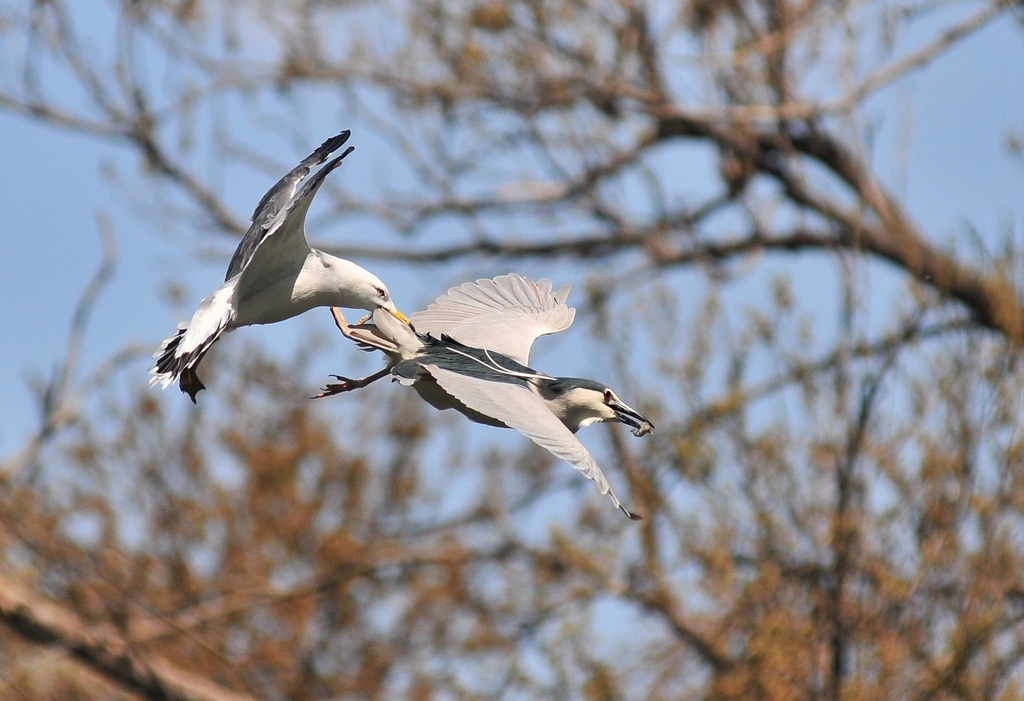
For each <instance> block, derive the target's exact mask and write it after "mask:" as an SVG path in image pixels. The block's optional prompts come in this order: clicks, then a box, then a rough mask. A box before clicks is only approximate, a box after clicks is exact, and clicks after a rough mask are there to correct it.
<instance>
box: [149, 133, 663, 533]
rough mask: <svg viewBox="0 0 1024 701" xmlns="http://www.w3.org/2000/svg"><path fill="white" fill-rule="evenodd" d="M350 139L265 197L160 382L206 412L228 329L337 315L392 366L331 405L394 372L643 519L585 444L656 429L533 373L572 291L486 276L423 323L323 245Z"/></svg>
mask: <svg viewBox="0 0 1024 701" xmlns="http://www.w3.org/2000/svg"><path fill="white" fill-rule="evenodd" d="M349 136H350V132H349V131H343V132H342V133H340V134H338V135H337V136H334V137H332V138H330V139H327V140H326V141H325V142H324V143H323V144H321V145H320V147H319V148H317V149H316V150H315V151H313V153H311V154H310V155H309V156H307V157H306V158H305V159H303V160H302V161H301V162H300V163H299V164H298V165H297V166H296V167H295V168H293V169H292V170H291V171H290V172H289V173H288V174H287V175H285V176H284V177H283V178H281V180H279V181H278V182H277V183H276V184H275V185H274V186H273V187H272V188H270V190H269V191H268V192H267V193H266V194H265V195H264V196H263V198H262V199H261V200H260V202H259V204H257V205H256V209H255V211H254V212H253V215H252V224H251V225H250V227H249V230H248V231H247V232H246V234H245V236H244V237H243V238H242V240H241V242H240V243H239V244H238V248H237V249H236V250H235V253H234V255H233V256H232V257H231V262H230V264H229V265H228V270H227V275H226V276H225V280H224V284H222V285H221V286H220V287H218V288H217V289H216V290H214V291H213V293H212V294H210V295H209V296H208V297H207V298H206V299H204V300H203V301H202V302H201V303H200V304H199V307H198V309H196V311H195V313H194V314H193V315H192V318H191V320H190V321H188V322H184V323H181V324H179V325H178V328H177V330H176V331H175V332H174V334H172V335H171V336H169V337H168V338H167V339H166V340H164V342H163V343H162V344H161V345H160V348H159V349H158V350H157V352H156V353H155V354H154V356H153V357H154V358H155V359H156V364H155V365H154V366H153V367H152V368H151V369H150V373H151V375H152V377H151V378H150V385H156V384H159V385H160V386H161V387H162V388H165V389H166V388H167V387H168V386H170V384H171V383H173V382H174V381H175V380H177V381H178V386H179V388H180V389H181V391H182V392H185V393H187V394H188V395H189V397H190V398H191V399H192V401H193V402H195V401H196V395H197V394H198V392H199V391H200V390H202V389H205V386H204V385H203V383H202V381H201V380H200V379H199V376H198V375H197V373H196V368H197V366H198V365H199V363H200V361H201V360H202V359H203V356H204V355H205V354H206V353H207V351H209V349H210V347H211V346H212V345H213V344H214V343H215V342H216V341H217V340H218V339H219V338H220V337H221V336H222V335H223V334H224V333H226V332H228V331H231V330H233V329H236V328H238V327H240V326H249V325H252V324H272V323H275V322H278V321H283V320H284V319H289V318H291V317H293V316H298V315H299V314H302V313H303V312H306V311H309V310H310V309H313V308H315V307H331V308H332V311H333V313H334V317H335V321H336V323H337V325H338V328H339V329H340V330H341V332H342V333H343V334H344V335H345V336H346V337H347V338H349V339H351V340H352V341H354V342H355V343H357V344H358V345H359V346H360V347H361V348H363V349H364V350H379V351H381V352H383V353H384V355H385V356H386V357H387V360H388V362H387V365H386V366H385V368H384V369H382V370H381V371H379V372H377V373H374V374H373V375H370V376H368V377H365V378H360V379H355V380H353V379H349V378H345V377H339V376H335V377H336V378H337V379H338V380H339V382H337V383H331V384H328V385H327V386H326V387H325V388H324V390H323V391H322V392H321V393H320V394H318V395H317V397H324V396H329V395H332V394H339V393H342V392H348V391H352V390H355V389H358V388H360V387H364V386H366V385H367V384H369V383H371V382H373V381H375V380H377V379H380V378H381V377H384V376H386V375H390V376H391V378H392V380H393V381H396V382H398V383H399V384H402V385H406V386H411V387H412V388H413V389H414V390H415V391H416V392H417V394H419V396H420V397H421V398H422V399H423V400H424V401H426V402H427V403H429V404H430V405H431V406H433V407H435V408H437V409H442V410H443V409H455V410H456V411H458V412H460V413H462V414H463V415H464V416H466V417H467V418H468V419H470V420H471V421H474V422H476V423H481V424H486V425H489V426H498V427H507V428H514V429H516V430H517V431H519V432H520V433H522V434H523V435H525V436H526V437H527V438H529V439H530V440H532V441H533V442H534V443H536V444H537V445H539V446H541V447H542V448H545V449H547V450H549V451H550V452H551V453H552V454H554V455H555V456H557V457H559V458H561V459H563V460H565V461H566V462H568V463H569V464H571V465H572V466H573V467H575V468H576V469H577V470H579V471H580V472H582V473H583V474H584V475H585V476H586V477H587V478H589V479H591V480H593V481H594V482H595V483H596V484H597V487H598V490H599V491H600V493H601V494H606V495H608V496H609V497H610V498H611V500H612V502H613V503H614V504H615V506H616V508H618V509H619V510H621V511H622V512H623V513H624V514H626V516H628V517H629V518H630V519H633V520H637V519H639V518H640V517H639V516H637V515H636V514H634V513H633V512H631V511H629V510H628V509H626V508H625V507H624V506H623V505H622V503H621V502H620V501H619V499H618V497H617V496H616V495H615V492H614V491H613V490H612V488H611V485H610V484H609V483H608V480H607V479H606V478H605V476H604V473H603V472H602V471H601V468H600V467H599V466H598V464H597V461H596V460H594V458H593V456H592V455H591V454H590V452H589V451H588V450H587V449H586V448H585V447H584V446H583V444H582V443H580V441H579V440H578V439H577V438H576V437H575V435H574V434H575V433H576V432H577V431H578V430H579V429H580V428H582V427H583V426H588V425H590V424H592V423H596V422H609V421H611V422H619V423H624V424H626V425H627V426H630V427H632V429H633V433H634V435H636V436H643V435H644V434H646V433H650V431H651V430H652V429H653V428H654V427H653V425H652V424H651V423H650V421H648V420H647V419H645V418H644V417H643V416H642V415H641V414H640V413H639V412H637V411H636V410H635V409H633V408H631V407H630V406H628V405H627V404H625V403H624V402H622V401H621V400H620V399H619V398H618V396H617V395H616V394H615V392H613V391H612V390H611V389H610V388H608V387H607V386H605V385H603V384H601V383H599V382H595V381H593V380H586V379H582V378H573V377H551V376H549V375H546V374H544V373H541V372H538V371H536V370H533V369H532V368H530V367H529V356H530V349H531V348H532V346H533V342H534V341H535V340H536V339H537V338H539V337H540V336H543V335H547V334H552V333H558V332H560V331H564V330H565V329H567V328H569V326H570V325H571V324H572V322H573V319H574V317H575V313H576V310H575V309H573V308H570V307H568V306H566V304H565V300H566V299H567V297H568V294H569V286H568V285H565V286H564V287H562V288H561V289H559V290H557V291H553V289H552V285H551V282H550V281H548V280H540V281H537V282H534V281H533V280H530V279H528V278H525V277H522V276H519V275H516V274H514V273H513V274H508V275H501V276H498V277H495V278H493V279H483V280H477V281H476V282H468V283H465V284H463V285H460V286H458V287H453V288H451V289H450V290H448V292H447V294H445V295H443V296H441V297H438V298H437V299H436V300H435V301H434V302H433V303H431V304H430V305H429V306H428V307H427V308H426V309H425V310H423V311H421V312H417V313H415V314H413V315H412V318H411V319H410V318H407V317H406V316H405V315H404V314H402V313H401V312H400V311H398V309H397V308H396V307H395V304H394V302H393V301H392V299H391V294H390V292H389V291H388V288H387V286H386V285H385V284H384V283H383V282H382V281H381V280H380V279H379V278H378V277H377V276H375V275H374V274H373V273H371V272H369V271H368V270H366V269H364V268H362V267H360V266H358V265H356V264H355V263H353V262H351V261H348V260H345V259H343V258H338V257H336V256H332V255H330V254H328V253H325V252H323V251H319V250H317V249H315V248H311V247H310V246H309V244H308V243H307V241H306V231H305V221H306V212H307V211H308V210H309V206H310V203H311V202H312V201H313V198H314V197H315V196H316V193H317V191H318V190H319V189H320V187H321V185H323V183H324V180H325V179H326V177H327V175H328V174H330V173H331V171H333V170H334V169H335V168H337V167H338V166H339V165H341V163H342V161H343V160H344V159H345V157H346V156H348V155H349V154H350V153H351V152H352V151H353V150H354V149H353V147H351V146H350V147H349V148H347V149H346V150H345V151H344V152H342V153H341V155H339V156H336V157H335V158H333V159H331V160H330V161H327V159H328V158H329V157H330V155H331V154H332V153H334V152H335V151H337V150H338V149H339V148H341V146H343V145H344V144H345V142H346V141H348V138H349ZM325 161H327V163H326V165H324V166H323V167H322V168H321V169H320V170H318V171H317V172H316V173H314V174H313V175H312V177H309V178H308V180H307V176H309V174H310V173H311V172H312V170H313V168H314V167H316V166H318V165H320V164H322V163H324V162H325ZM303 181H305V182H303ZM300 186H301V187H300ZM339 307H340V308H345V309H360V310H365V311H367V312H370V315H371V317H372V322H370V321H368V320H367V321H364V322H362V323H359V324H356V325H354V326H349V325H348V324H347V323H346V322H345V319H344V316H343V315H342V314H341V312H340V310H339V309H338V308H339ZM368 319H369V317H368Z"/></svg>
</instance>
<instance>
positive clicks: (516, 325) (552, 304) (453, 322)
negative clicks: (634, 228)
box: [412, 273, 576, 365]
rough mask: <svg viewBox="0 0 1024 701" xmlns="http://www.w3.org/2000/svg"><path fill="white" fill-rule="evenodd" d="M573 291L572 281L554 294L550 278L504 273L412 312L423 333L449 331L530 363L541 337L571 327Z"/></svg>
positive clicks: (469, 342)
mask: <svg viewBox="0 0 1024 701" xmlns="http://www.w3.org/2000/svg"><path fill="white" fill-rule="evenodd" d="M568 294H569V286H568V285H566V286H564V287H562V288H561V289H559V290H558V291H557V292H552V290H551V281H550V280H540V281H539V282H534V281H533V280H530V279H529V278H524V277H522V276H520V275H516V274H514V273H512V274H509V275H500V276H498V277H496V278H493V279H489V280H488V279H484V280H477V281H476V282H467V283H465V284H463V285H459V286H458V287H453V288H451V289H450V290H448V293H447V294H445V295H444V296H442V297H438V298H437V299H436V300H435V301H434V302H432V303H431V304H430V305H429V306H428V307H427V308H426V309H424V310H423V311H421V312H417V313H415V314H413V315H412V323H413V326H415V327H416V330H417V331H419V332H420V333H423V334H429V335H431V336H434V337H437V338H439V337H440V336H441V335H442V334H444V335H447V336H450V337H451V338H454V339H455V340H456V341H458V342H459V343H462V344H464V345H467V346H473V347H474V348H485V349H487V350H490V351H496V352H498V353H501V354H503V355H507V356H508V357H510V358H512V359H514V360H516V361H517V362H520V363H522V364H523V365H527V364H528V363H529V361H530V349H531V348H532V347H533V342H534V341H535V340H537V338H539V337H540V336H544V335H546V334H550V333H558V332H559V331H564V330H565V329H567V328H569V326H571V325H572V321H573V318H574V317H575V316H576V310H575V309H572V308H570V307H567V306H566V305H565V299H566V297H567V296H568Z"/></svg>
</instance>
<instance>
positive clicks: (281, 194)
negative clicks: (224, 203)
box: [224, 129, 352, 282]
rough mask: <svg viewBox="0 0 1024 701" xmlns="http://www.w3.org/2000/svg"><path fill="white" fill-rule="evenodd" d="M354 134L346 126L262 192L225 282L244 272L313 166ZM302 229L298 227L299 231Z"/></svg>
mask: <svg viewBox="0 0 1024 701" xmlns="http://www.w3.org/2000/svg"><path fill="white" fill-rule="evenodd" d="M351 133H352V132H350V131H349V130H347V129H346V130H345V131H343V132H341V133H340V134H338V135H337V136H332V137H331V138H329V139H327V140H326V141H325V142H323V143H322V144H320V146H319V147H317V149H316V150H315V151H313V153H311V154H309V155H308V156H306V158H304V159H303V160H302V162H301V163H299V165H297V166H295V167H294V168H293V169H292V170H291V171H290V172H289V173H288V174H287V175H285V176H284V177H283V178H281V179H280V180H278V181H277V183H276V184H275V185H274V186H273V187H272V188H270V189H269V190H267V193H266V194H265V195H263V199H261V200H260V202H259V204H257V205H256V209H255V210H253V213H252V224H251V225H250V226H249V230H248V231H247V232H246V233H245V236H243V237H242V240H241V241H240V242H239V244H238V248H236V249H235V254H234V255H233V256H231V262H230V263H229V264H228V272H227V274H226V275H225V276H224V281H225V282H227V281H228V280H230V279H231V278H233V277H234V276H235V275H237V274H238V273H240V272H242V270H244V269H245V267H246V266H247V265H248V264H249V261H250V260H251V259H252V256H253V254H254V253H255V252H256V249H257V248H258V247H259V245H260V244H261V243H262V242H263V240H264V239H265V238H266V237H267V236H268V235H269V234H270V232H271V229H272V225H273V223H274V221H275V219H277V217H278V216H279V215H280V213H281V211H282V210H284V209H285V208H287V207H289V206H290V205H292V203H293V201H294V200H295V191H296V189H297V188H298V186H299V183H301V182H302V181H303V180H304V179H305V178H306V176H307V175H309V172H310V170H312V168H313V166H316V165H319V164H321V163H323V162H324V161H325V160H327V157H328V156H330V155H331V154H332V153H333V152H334V151H337V150H338V149H339V148H340V147H341V146H342V144H344V143H345V142H346V141H348V137H349V136H351ZM351 150H352V149H351V148H349V149H348V151H346V152H345V153H344V154H342V155H341V156H340V158H344V157H345V156H346V155H348V153H349V152H351ZM301 228H302V227H299V229H300V230H301Z"/></svg>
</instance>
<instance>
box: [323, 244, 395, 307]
mask: <svg viewBox="0 0 1024 701" xmlns="http://www.w3.org/2000/svg"><path fill="white" fill-rule="evenodd" d="M320 259H321V261H322V262H323V264H324V272H325V273H326V274H327V275H328V276H329V279H330V288H331V295H330V296H331V300H332V301H330V302H328V305H329V306H332V307H345V308H346V309H365V310H366V311H368V312H372V311H373V310H375V309H383V310H384V311H386V312H389V313H390V314H391V315H392V316H394V317H395V318H397V319H399V320H400V321H403V322H405V323H409V320H408V319H407V318H406V316H405V315H404V314H402V312H400V311H398V309H397V307H395V303H394V302H393V301H392V300H391V293H390V292H389V291H388V287H387V285H385V284H384V283H383V281H381V279H380V278H379V277H377V276H376V275H374V274H373V273H371V272H370V271H369V270H367V269H366V268H363V267H361V266H358V265H356V264H355V263H353V262H352V261H350V260H345V259H344V258H338V257H336V256H332V255H329V254H327V253H321V254H320Z"/></svg>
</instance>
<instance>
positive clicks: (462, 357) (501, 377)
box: [317, 274, 654, 520]
mask: <svg viewBox="0 0 1024 701" xmlns="http://www.w3.org/2000/svg"><path fill="white" fill-rule="evenodd" d="M568 295H569V286H568V285H565V286H564V287H562V288H561V289H559V290H558V291H557V292H553V291H552V285H551V281H550V280H540V281H539V282H534V281H533V280H530V279H529V278H524V277H522V276H520V275H516V274H509V275H501V276H499V277H495V278H492V279H481V280H477V281H476V282H468V283H465V284H463V285H460V286H458V287H453V288H451V289H450V290H448V293H447V294H446V295H444V296H442V297H439V298H438V299H437V300H435V301H434V302H433V303H432V304H430V305H429V306H428V307H427V308H426V309H425V310H423V311H421V312H417V313H415V314H413V315H412V318H411V321H410V323H409V324H402V323H398V322H397V321H395V320H394V318H393V317H389V316H388V315H387V314H384V313H381V312H380V311H379V310H378V311H374V312H373V315H372V316H373V323H372V324H367V323H363V324H357V325H355V326H348V325H347V324H346V323H345V321H344V317H343V316H342V314H341V312H340V311H338V310H336V309H334V310H332V312H333V313H334V316H335V321H336V322H337V323H338V327H339V328H340V329H341V331H342V333H343V334H345V335H346V336H347V337H348V338H350V339H351V340H353V341H355V342H356V343H358V344H359V345H360V347H361V348H363V349H364V350H380V351H383V352H384V354H385V355H386V356H387V357H388V364H387V366H386V367H385V368H384V369H383V370H381V371H379V372H377V373H375V374H374V375H370V376H368V377H364V378H361V379H356V380H353V379H350V378H346V377H340V376H338V375H335V376H334V377H336V378H337V379H339V380H340V382H337V383H331V384H328V385H327V386H326V387H324V388H323V391H321V393H320V394H318V395H317V397H318V398H319V397H325V396H329V395H332V394H339V393H341V392H348V391H351V390H354V389H357V388H359V387H364V386H366V385H367V384H370V383H371V382H374V381H376V380H378V379H380V378H381V377H384V376H386V375H390V376H391V378H392V381H395V382H398V383H400V384H402V385H405V386H411V387H412V388H413V389H415V390H416V392H417V393H418V394H419V396H420V397H421V398H422V399H423V400H424V401H426V402H427V403H428V404H430V405H431V406H433V407H435V408H437V409H441V410H443V409H454V410H456V411H458V412H460V413H462V414H463V415H465V416H466V417H467V418H469V419H470V420H471V421H474V422H476V423H481V424H486V425H489V426H499V427H506V428H514V429H516V430H517V431H519V432H520V433H522V434H523V435H525V436H526V437H527V438H529V439H530V440H532V441H533V442H534V443H536V444H537V445H539V446H541V447H542V448H545V449H547V450H549V451H550V452H551V453H552V454H554V455H555V456H557V457H559V458H561V459H562V460H565V461H566V462H568V463H569V464H570V465H572V466H573V467H575V468H576V469H577V470H579V471H580V472H581V473H583V475H584V476H585V477H587V478H589V479H591V480H593V481H594V482H595V483H596V484H597V488H598V491H599V492H600V493H601V494H602V495H605V494H606V495H608V496H609V497H610V498H611V500H612V502H613V503H614V504H615V507H616V508H617V509H619V510H620V511H622V512H623V513H624V514H626V516H628V517H629V518H630V519H632V520H639V519H640V518H641V517H640V516H638V515H637V514H635V513H633V512H631V511H629V510H628V509H626V507H624V506H623V505H622V502H621V501H619V498H618V497H617V496H616V495H615V492H614V491H612V488H611V485H610V484H609V483H608V480H607V478H606V477H605V475H604V473H603V472H602V471H601V468H600V466H599V465H598V464H597V461H596V460H595V459H594V457H593V456H592V455H591V454H590V452H589V451H588V450H587V449H586V447H584V445H583V444H582V443H581V442H580V441H579V439H577V438H576V436H575V434H576V432H577V431H579V429H580V428H582V427H584V426H589V425H590V424H593V423H598V422H619V423H624V424H626V425H627V426H631V427H632V428H633V434H634V435H636V436H643V435H644V434H647V433H650V432H651V430H652V429H653V428H654V426H653V425H652V424H651V422H650V421H648V420H647V419H645V418H644V417H643V416H642V415H641V414H640V413H639V412H637V411H636V410H635V409H633V408H631V407H630V406H628V405H627V404H625V403H624V402H623V401H622V400H621V399H619V397H618V396H617V395H616V394H615V392H614V391H613V390H612V389H611V388H609V387H608V386H607V385H604V384H602V383H600V382H595V381H594V380H587V379H583V378H577V377H552V376H550V375H546V374H544V373H542V372H538V371H536V370H534V369H532V368H530V367H529V365H528V363H529V358H530V349H531V348H532V346H533V342H534V341H535V340H536V339H537V338H539V337H540V336H544V335H547V334H552V333H558V332H560V331H564V330H565V329H567V328H569V326H570V325H571V324H572V322H573V319H574V318H575V315H576V310H575V309H572V308H569V307H567V306H566V304H565V300H566V298H567V297H568Z"/></svg>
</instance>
